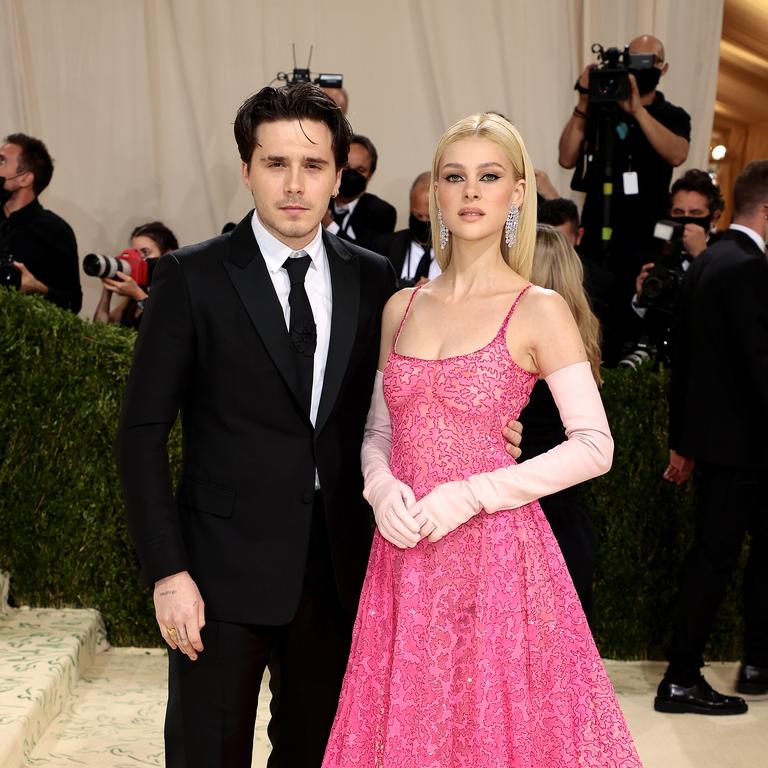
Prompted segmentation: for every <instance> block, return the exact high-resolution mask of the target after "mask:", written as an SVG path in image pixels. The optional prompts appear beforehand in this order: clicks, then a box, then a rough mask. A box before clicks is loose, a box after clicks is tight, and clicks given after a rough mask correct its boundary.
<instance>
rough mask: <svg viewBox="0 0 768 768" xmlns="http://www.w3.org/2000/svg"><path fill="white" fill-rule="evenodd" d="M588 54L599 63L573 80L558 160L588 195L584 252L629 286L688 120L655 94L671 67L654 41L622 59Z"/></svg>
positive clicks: (680, 154)
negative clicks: (574, 98)
mask: <svg viewBox="0 0 768 768" xmlns="http://www.w3.org/2000/svg"><path fill="white" fill-rule="evenodd" d="M593 50H598V51H599V54H600V56H601V58H602V61H603V64H602V65H599V66H598V65H595V64H590V65H588V66H587V67H585V68H584V70H583V72H582V73H581V75H580V76H579V79H578V80H577V82H576V85H575V89H576V90H577V91H578V93H579V101H578V104H577V105H576V108H575V109H574V110H573V114H572V116H571V118H570V119H569V120H568V122H567V123H566V125H565V127H564V128H563V132H562V135H561V136H560V145H559V149H560V156H559V162H560V165H561V166H562V167H563V168H575V169H576V171H575V173H574V177H573V180H572V182H571V187H572V188H573V189H575V190H578V191H583V192H586V199H585V201H584V208H583V211H582V224H583V225H584V229H585V232H584V239H583V241H582V252H583V255H584V256H585V257H586V258H588V259H592V260H594V261H602V262H603V263H604V265H605V266H607V267H608V268H610V269H611V270H612V271H613V272H614V273H616V275H617V276H618V277H619V279H620V280H622V281H624V282H626V283H627V285H629V284H630V281H631V278H633V277H634V275H636V274H637V270H638V267H639V266H640V264H641V263H642V261H639V260H638V256H639V254H642V253H643V251H644V250H645V249H647V247H648V243H649V241H650V240H651V238H652V237H653V228H654V225H655V223H656V222H657V221H658V220H659V219H661V218H663V216H664V214H665V212H666V211H665V208H666V206H665V200H666V192H667V189H668V188H669V183H670V181H671V179H672V169H673V168H674V167H675V166H678V165H681V164H682V163H684V162H685V160H686V158H687V157H688V148H689V140H690V131H691V119H690V116H689V115H688V113H687V112H686V111H685V110H684V109H682V108H680V107H677V106H675V105H673V104H671V103H670V102H668V101H667V100H666V99H665V98H664V96H663V94H662V93H661V92H659V91H657V90H656V88H657V85H658V82H659V79H660V78H661V77H662V76H663V75H664V74H666V73H667V71H668V70H669V64H668V63H667V62H665V55H664V46H663V44H662V42H661V41H660V40H659V39H658V38H655V37H653V36H651V35H642V36H640V37H637V38H635V39H634V40H632V42H631V43H630V44H629V46H628V48H627V49H625V51H624V53H623V54H622V52H620V51H618V50H617V49H609V50H608V51H604V50H603V49H602V47H600V46H593ZM606 190H607V193H606Z"/></svg>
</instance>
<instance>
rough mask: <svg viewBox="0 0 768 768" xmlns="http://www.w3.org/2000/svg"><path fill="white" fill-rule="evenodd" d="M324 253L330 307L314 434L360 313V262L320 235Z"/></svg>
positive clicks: (337, 384)
mask: <svg viewBox="0 0 768 768" xmlns="http://www.w3.org/2000/svg"><path fill="white" fill-rule="evenodd" d="M323 243H324V244H325V253H326V255H327V257H328V267H329V270H330V274H331V291H332V297H333V308H332V310H331V341H330V345H329V347H328V360H327V362H326V365H325V379H324V381H323V392H322V394H321V396H320V406H319V408H318V411H317V422H316V425H315V432H316V433H319V432H320V431H321V430H322V428H323V427H324V426H325V423H326V421H327V420H328V416H329V415H330V413H331V410H332V409H333V405H334V403H335V402H336V398H337V397H338V395H339V390H340V389H341V384H342V382H343V380H344V374H345V373H346V371H347V364H348V363H349V356H350V354H351V352H352V345H353V343H354V341H355V334H356V333H357V323H358V314H359V311H360V261H359V259H358V258H356V257H355V256H353V254H352V253H351V252H350V251H349V250H348V249H347V248H346V247H345V245H344V244H343V242H342V241H341V240H339V239H338V238H335V237H331V236H330V235H328V234H327V233H325V232H323Z"/></svg>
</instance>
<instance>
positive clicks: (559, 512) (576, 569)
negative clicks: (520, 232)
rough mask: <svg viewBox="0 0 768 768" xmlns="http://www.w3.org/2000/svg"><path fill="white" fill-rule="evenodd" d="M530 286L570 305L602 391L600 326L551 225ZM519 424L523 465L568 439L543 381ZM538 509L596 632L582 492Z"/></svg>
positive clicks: (572, 491) (591, 540) (576, 262)
mask: <svg viewBox="0 0 768 768" xmlns="http://www.w3.org/2000/svg"><path fill="white" fill-rule="evenodd" d="M531 282H532V283H533V284H534V285H540V286H541V287H542V288H549V289H551V290H553V291H556V292H557V293H559V294H560V296H562V297H563V299H565V303H566V304H567V305H568V308H569V309H570V310H571V314H572V315H573V319H574V320H575V321H576V326H577V327H578V329H579V334H580V335H581V340H582V342H583V344H584V349H585V351H586V353H587V360H589V364H590V367H591V369H592V376H593V378H594V380H595V383H596V384H597V385H598V386H600V384H602V379H601V377H600V323H599V322H598V320H597V318H596V317H595V315H594V313H593V312H592V309H591V307H590V304H589V299H588V298H587V295H586V292H585V291H584V287H583V283H584V269H583V267H582V265H581V259H580V258H579V256H578V254H577V253H576V251H575V250H574V249H573V247H572V246H571V244H570V243H569V242H568V239H567V238H566V237H565V235H564V234H563V233H562V232H560V231H559V230H557V229H555V228H554V227H550V226H549V225H547V224H539V225H538V226H537V227H536V249H535V251H534V256H533V269H532V271H531ZM520 420H521V421H522V423H523V425H524V427H525V439H524V440H523V442H522V444H521V446H520V447H521V448H522V451H523V453H522V455H521V457H520V458H519V459H518V462H523V461H525V460H526V459H530V458H533V457H534V456H539V455H541V454H543V453H546V452H547V451H548V450H550V449H552V448H554V447H555V446H556V445H559V444H560V443H561V442H562V441H563V440H564V439H565V432H564V430H563V425H562V423H561V421H560V414H559V413H558V410H557V405H556V404H555V401H554V400H553V399H552V393H551V392H550V391H549V388H548V387H547V386H546V384H545V383H544V382H543V381H541V380H539V381H537V382H536V384H535V385H534V387H533V390H532V392H531V397H530V400H529V402H528V405H527V406H526V407H525V408H524V409H523V412H522V414H521V415H520ZM539 503H540V504H541V508H542V510H543V512H544V514H545V516H546V518H547V522H548V523H549V525H550V527H551V528H552V533H554V534H555V538H556V539H557V543H558V544H559V545H560V550H561V552H562V553H563V559H564V560H565V564H566V565H567V566H568V572H569V573H570V574H571V578H572V579H573V585H574V587H576V593H577V594H578V596H579V599H580V600H581V606H582V608H583V609H584V613H585V615H586V617H587V620H588V621H589V623H590V625H591V626H593V618H594V604H593V599H592V577H593V573H594V566H595V537H594V532H593V530H592V519H591V516H590V514H589V512H588V511H587V510H586V509H585V508H584V506H583V505H582V503H581V501H580V499H579V486H572V487H570V488H564V489H563V490H562V491H558V492H557V493H553V494H551V495H550V496H545V497H543V498H541V499H540V500H539Z"/></svg>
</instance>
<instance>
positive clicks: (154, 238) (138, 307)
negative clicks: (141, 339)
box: [93, 221, 179, 328]
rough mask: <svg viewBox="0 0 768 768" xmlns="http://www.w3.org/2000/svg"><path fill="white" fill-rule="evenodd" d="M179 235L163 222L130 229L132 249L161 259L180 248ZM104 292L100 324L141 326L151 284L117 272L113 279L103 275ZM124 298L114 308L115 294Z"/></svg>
mask: <svg viewBox="0 0 768 768" xmlns="http://www.w3.org/2000/svg"><path fill="white" fill-rule="evenodd" d="M178 247H179V243H178V241H177V240H176V236H175V235H174V234H173V232H171V230H170V229H168V227H166V226H165V224H163V223H162V222H160V221H150V222H149V223H147V224H141V225H140V226H138V227H136V229H134V230H133V232H131V248H135V249H136V250H137V251H139V253H141V255H142V256H143V258H144V259H145V260H150V259H159V258H160V257H161V256H164V255H165V254H166V253H170V252H171V251H175V250H178ZM101 282H102V286H103V287H102V291H101V298H100V299H99V303H98V305H97V306H96V311H95V312H94V315H93V319H94V321H95V322H99V323H114V324H119V325H122V326H125V327H128V328H138V326H139V323H140V322H141V317H142V314H143V313H144V303H145V302H146V300H147V298H148V297H149V293H148V291H149V286H148V285H145V286H141V285H139V284H138V283H137V282H136V281H135V280H134V279H133V278H132V277H131V276H130V275H127V274H125V273H124V272H117V273H116V274H115V275H114V277H113V278H108V277H103V278H101ZM114 294H117V295H118V296H120V297H121V300H120V301H119V302H118V303H117V304H116V305H115V306H114V307H112V308H110V304H111V302H112V296H113V295H114Z"/></svg>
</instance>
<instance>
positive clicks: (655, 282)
mask: <svg viewBox="0 0 768 768" xmlns="http://www.w3.org/2000/svg"><path fill="white" fill-rule="evenodd" d="M684 232H685V225H684V224H681V223H680V222H679V221H659V222H657V223H656V227H655V228H654V230H653V236H654V237H655V238H656V239H658V240H661V241H662V246H661V254H660V255H659V257H658V259H656V262H655V266H654V267H653V269H652V270H651V271H650V272H649V273H648V277H646V278H645V282H644V283H643V288H642V290H641V291H640V297H639V299H638V302H637V303H638V304H639V306H641V307H654V308H656V309H660V310H663V311H665V312H668V313H669V314H670V315H671V314H672V312H673V311H674V306H675V301H676V299H677V293H678V291H679V290H680V286H681V285H682V282H683V278H684V277H685V270H684V269H683V253H684V251H683V233H684Z"/></svg>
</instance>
